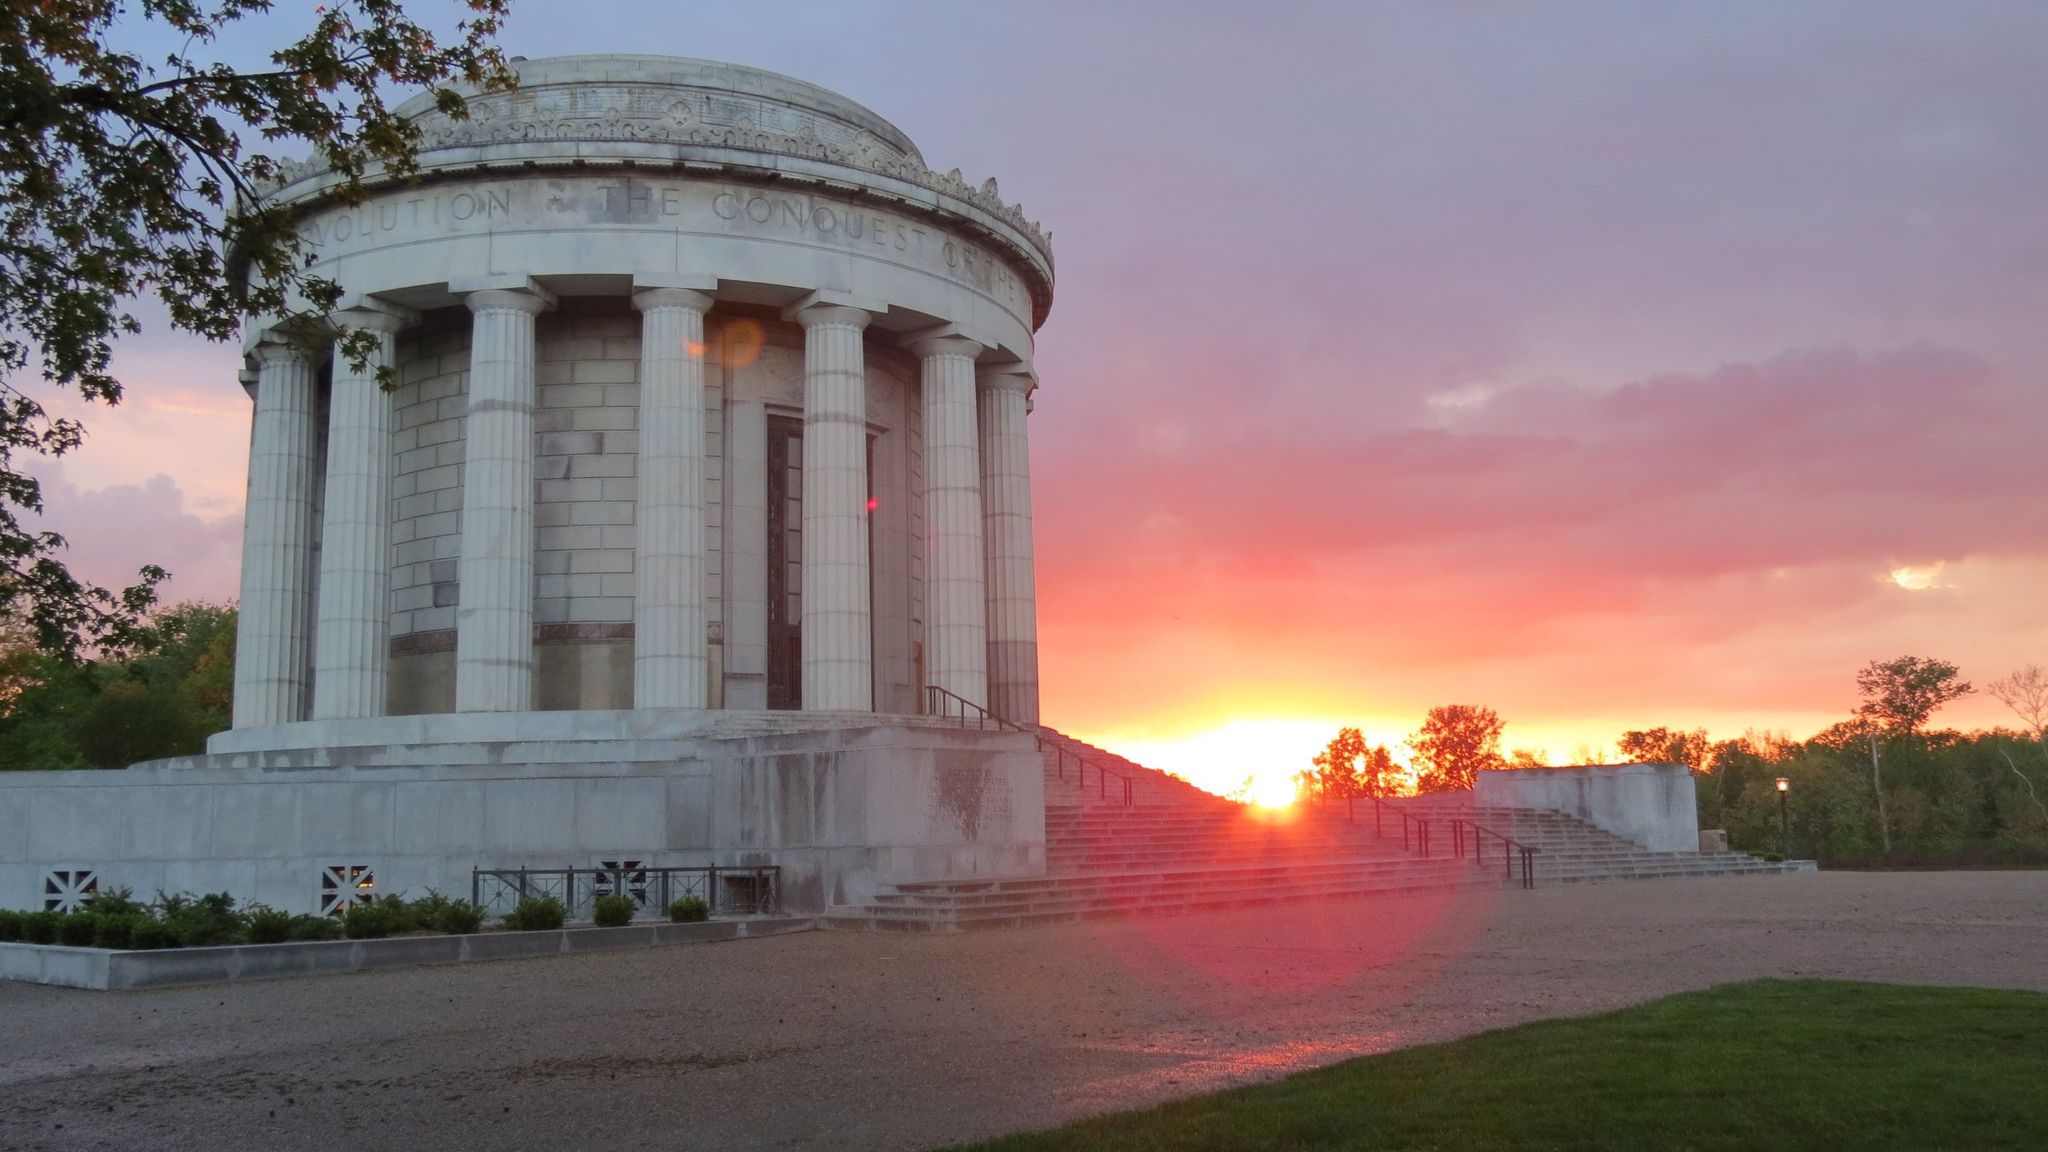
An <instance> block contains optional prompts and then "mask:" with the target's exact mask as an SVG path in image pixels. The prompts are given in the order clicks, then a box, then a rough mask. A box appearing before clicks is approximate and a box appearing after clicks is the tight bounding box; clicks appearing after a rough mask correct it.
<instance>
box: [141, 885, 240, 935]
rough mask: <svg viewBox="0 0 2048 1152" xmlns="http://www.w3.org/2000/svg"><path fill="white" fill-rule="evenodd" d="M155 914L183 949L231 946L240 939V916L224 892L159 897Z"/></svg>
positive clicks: (232, 899) (230, 898)
mask: <svg viewBox="0 0 2048 1152" xmlns="http://www.w3.org/2000/svg"><path fill="white" fill-rule="evenodd" d="M156 910H157V916H158V918H159V919H161V920H162V921H163V922H164V923H165V924H167V925H169V926H170V927H171V929H172V930H173V931H175V932H176V933H177V934H178V944H179V945H182V946H184V947H186V948H211V947H214V946H216V945H220V944H233V943H234V942H235V941H237V940H239V939H241V937H242V931H243V926H242V916H241V914H240V913H238V912H236V911H235V898H234V897H233V896H230V895H228V894H227V893H225V892H213V893H209V894H207V895H205V896H196V897H195V896H182V895H181V896H166V895H163V894H162V893H158V894H157V898H156ZM174 947H175V945H174Z"/></svg>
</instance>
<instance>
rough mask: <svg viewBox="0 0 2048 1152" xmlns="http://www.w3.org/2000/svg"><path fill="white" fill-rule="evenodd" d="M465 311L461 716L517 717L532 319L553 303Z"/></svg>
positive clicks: (525, 629) (529, 688)
mask: <svg viewBox="0 0 2048 1152" xmlns="http://www.w3.org/2000/svg"><path fill="white" fill-rule="evenodd" d="M467 303H468V304H469V310H470V311H471V312H472V313H473V314H474V319H473V321H472V328H471V330H470V344H469V349H470V351H469V415H468V419H467V421H466V425H467V426H466V428H465V429H464V446H463V458H462V459H463V463H462V563H461V565H460V567H459V569H458V574H459V579H460V584H461V586H460V591H459V595H458V600H457V606H456V609H455V708H456V711H458V712H516V711H522V710H525V709H528V708H531V707H533V318H534V317H535V316H537V315H539V314H540V312H541V310H542V309H544V308H546V307H547V301H546V300H545V299H544V298H543V297H541V296H540V295H538V294H536V293H534V292H530V291H522V290H512V289H491V290H487V291H481V292H472V293H470V294H469V296H468V299H467Z"/></svg>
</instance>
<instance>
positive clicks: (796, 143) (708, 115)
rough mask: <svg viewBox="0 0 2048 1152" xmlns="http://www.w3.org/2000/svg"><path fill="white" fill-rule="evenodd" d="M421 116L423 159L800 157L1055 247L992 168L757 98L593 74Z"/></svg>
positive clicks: (286, 165) (290, 164)
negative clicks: (548, 148)
mask: <svg viewBox="0 0 2048 1152" xmlns="http://www.w3.org/2000/svg"><path fill="white" fill-rule="evenodd" d="M416 123H417V124H418V125H419V128H420V135H421V143H420V162H421V166H422V167H425V168H432V167H435V166H436V161H435V157H434V153H436V152H439V151H444V150H449V149H466V148H479V147H488V146H491V145H505V144H545V143H580V142H604V141H629V142H635V143H653V144H663V143H666V144H676V145H694V146H698V147H706V148H730V149H734V150H737V151H744V152H764V153H770V154H776V155H786V156H800V157H804V158H806V159H810V160H816V161H822V162H825V163H830V164H838V165H843V166H845V167H848V168H854V169H858V170H860V171H864V172H874V173H878V174H880V175H884V176H889V177H892V178H894V179H897V180H902V181H905V182H907V183H910V184H915V185H918V186H920V187H924V188H929V189H932V190H934V191H937V192H940V193H943V194H945V195H947V196H950V197H953V198H954V199H957V200H962V201H965V202H967V203H969V204H972V205H975V206H976V207H978V208H980V209H982V210H983V211H985V212H987V213H988V214H989V215H991V216H994V217H996V218H997V219H999V220H1002V221H1003V222H1005V223H1007V224H1009V225H1010V226H1011V227H1013V228H1015V229H1017V230H1018V231H1019V232H1021V233H1023V234H1024V235H1025V236H1027V237H1029V238H1030V239H1031V240H1033V241H1034V242H1035V243H1036V245H1037V246H1038V248H1039V249H1040V250H1041V251H1042V252H1044V253H1045V254H1046V255H1047V257H1048V258H1050V255H1051V236H1050V234H1049V233H1046V232H1045V231H1043V230H1042V229H1040V227H1039V226H1038V224H1037V223H1036V222H1035V221H1032V220H1029V219H1027V218H1026V217H1025V216H1024V213H1023V209H1022V206H1021V205H1011V204H1005V203H1004V202H1003V199H1002V195H1001V193H1000V192H999V191H998V189H997V187H996V182H995V179H994V178H993V177H991V178H990V179H988V180H985V181H983V182H982V184H981V185H980V187H975V186H973V185H971V184H969V183H968V182H967V181H966V180H965V179H964V178H963V177H962V176H961V175H960V170H959V169H958V168H954V169H952V170H950V171H947V172H944V173H939V172H934V171H932V170H931V169H929V168H927V167H925V165H924V164H923V163H922V162H921V161H920V160H919V159H918V158H917V157H916V156H915V155H912V154H907V153H905V152H903V151H902V150H900V149H898V148H897V147H895V146H894V145H893V144H891V143H890V142H888V141H885V140H883V139H881V138H879V137H877V136H876V135H875V134H874V133H872V132H869V131H867V130H865V129H863V128H860V127H858V126H856V125H852V124H847V123H844V122H842V121H839V120H835V119H833V118H831V117H828V116H824V115H820V114H818V113H817V112H814V111H812V110H810V109H806V108H799V107H792V106H789V105H784V104H780V103H777V102H775V101H772V100H768V99H764V98H760V97H754V96H748V95H743V94H739V93H733V92H724V91H717V90H712V89H701V88H690V87H680V86H675V87H670V86H654V85H646V84H626V83H604V82H594V83H587V84H576V85H555V86H548V87H541V88H536V89H530V90H529V89H520V90H515V91H512V92H496V93H489V94H486V95H482V96H477V97H472V98H471V99H470V101H469V118H468V119H467V120H454V119H451V118H450V117H448V116H446V115H445V114H443V113H441V112H439V111H438V110H430V111H428V112H426V113H424V114H423V115H421V116H420V117H419V118H418V120H417V121H416ZM326 170H327V165H326V163H325V161H323V160H320V159H318V158H314V159H309V160H304V161H281V162H280V163H279V164H278V183H277V185H276V186H275V188H273V189H271V190H272V191H275V190H276V188H283V187H286V186H288V185H290V184H293V183H296V182H297V181H299V180H303V179H305V178H307V177H309V176H315V175H318V174H320V173H322V172H324V171H326Z"/></svg>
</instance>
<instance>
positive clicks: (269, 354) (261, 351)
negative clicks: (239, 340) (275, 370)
mask: <svg viewBox="0 0 2048 1152" xmlns="http://www.w3.org/2000/svg"><path fill="white" fill-rule="evenodd" d="M249 354H250V355H251V356H254V357H255V358H256V362H257V363H258V364H285V363H289V362H291V361H294V360H298V361H304V362H306V363H311V362H312V361H313V360H314V358H315V356H316V355H317V353H316V352H315V351H314V349H313V348H312V347H311V346H309V345H306V344H301V343H299V342H297V341H295V340H293V339H292V338H291V337H289V336H284V335H281V334H278V333H275V332H266V333H264V334H263V342H262V343H260V344H258V345H256V347H254V348H252V349H250V350H249Z"/></svg>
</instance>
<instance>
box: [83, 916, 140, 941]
mask: <svg viewBox="0 0 2048 1152" xmlns="http://www.w3.org/2000/svg"><path fill="white" fill-rule="evenodd" d="M95 919H97V920H98V921H99V927H98V931H96V932H94V933H93V937H92V946H93V947H95V948H132V947H134V946H135V944H134V941H135V929H136V928H137V927H138V926H140V925H143V924H147V923H149V919H148V918H147V917H145V916H140V915H137V914H135V913H132V912H124V913H119V914H115V915H109V914H107V913H105V912H102V913H100V914H99V915H98V916H97V917H95Z"/></svg>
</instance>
